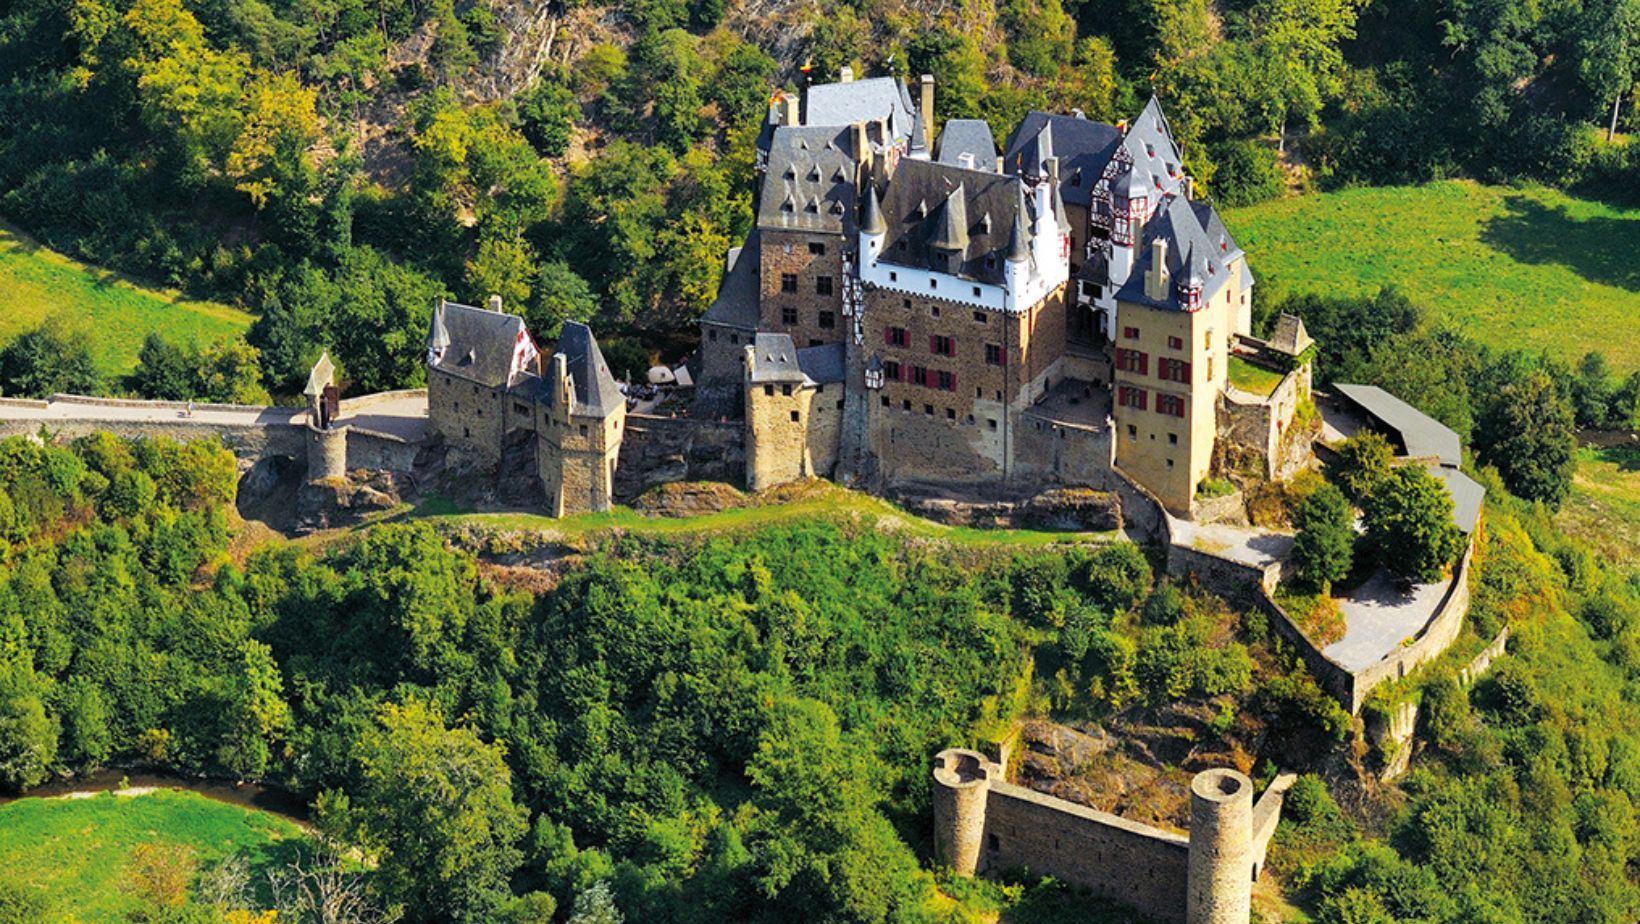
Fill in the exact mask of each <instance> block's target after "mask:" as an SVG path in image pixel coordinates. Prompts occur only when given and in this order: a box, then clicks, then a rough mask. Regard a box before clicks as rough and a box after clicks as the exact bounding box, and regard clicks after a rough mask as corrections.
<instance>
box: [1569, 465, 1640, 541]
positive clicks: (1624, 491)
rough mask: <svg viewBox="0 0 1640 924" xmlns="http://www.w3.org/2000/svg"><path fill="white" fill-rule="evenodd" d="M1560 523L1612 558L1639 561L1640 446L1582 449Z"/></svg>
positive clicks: (1572, 533) (1571, 532) (1574, 534)
mask: <svg viewBox="0 0 1640 924" xmlns="http://www.w3.org/2000/svg"><path fill="white" fill-rule="evenodd" d="M1556 521H1557V523H1558V524H1559V526H1560V528H1561V529H1563V530H1565V531H1566V532H1568V533H1570V534H1571V535H1573V536H1576V537H1577V538H1579V539H1582V540H1583V541H1584V542H1587V543H1589V544H1590V545H1592V546H1593V547H1594V548H1595V550H1596V551H1598V552H1599V553H1600V554H1602V555H1604V556H1606V557H1607V558H1609V559H1611V560H1613V561H1629V562H1635V561H1640V446H1619V447H1614V448H1611V449H1590V448H1583V449H1579V450H1578V451H1577V474H1576V475H1575V476H1574V477H1573V479H1572V496H1571V497H1568V498H1567V499H1566V503H1565V504H1563V505H1561V508H1560V513H1559V514H1558V515H1557V517H1556Z"/></svg>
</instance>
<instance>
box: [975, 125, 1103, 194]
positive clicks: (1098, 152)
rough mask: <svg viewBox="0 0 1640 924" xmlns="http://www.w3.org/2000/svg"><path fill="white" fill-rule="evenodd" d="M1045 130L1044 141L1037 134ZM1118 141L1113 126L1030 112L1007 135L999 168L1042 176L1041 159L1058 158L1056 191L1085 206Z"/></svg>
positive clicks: (1022, 174)
mask: <svg viewBox="0 0 1640 924" xmlns="http://www.w3.org/2000/svg"><path fill="white" fill-rule="evenodd" d="M1045 133H1046V134H1050V135H1051V139H1050V140H1048V141H1046V142H1045V143H1044V141H1043V140H1042V139H1041V138H1040V137H1039V136H1041V135H1043V134H1045ZM1121 143H1122V133H1121V132H1119V131H1117V130H1116V127H1115V126H1113V125H1106V124H1105V123H1103V122H1095V121H1093V120H1091V119H1084V118H1081V117H1079V116H1068V115H1055V114H1053V113H1048V112H1030V113H1027V114H1026V115H1025V119H1024V121H1022V122H1020V123H1019V128H1017V129H1015V130H1014V133H1013V134H1012V135H1010V136H1008V146H1007V149H1006V152H1005V153H1004V154H1003V159H1002V162H1003V168H1002V169H1003V170H1004V171H1005V172H1007V173H1012V174H1015V175H1018V176H1026V177H1031V178H1033V179H1034V178H1037V177H1040V176H1041V175H1042V170H1043V168H1042V160H1043V158H1045V157H1047V156H1048V155H1049V154H1050V153H1051V154H1052V156H1055V157H1058V158H1059V194H1060V195H1061V196H1063V197H1064V199H1065V202H1067V203H1069V204H1070V205H1077V206H1082V207H1086V206H1087V205H1088V202H1089V199H1090V198H1091V197H1092V195H1093V187H1094V185H1095V184H1096V183H1098V182H1099V178H1100V176H1102V175H1103V174H1104V172H1105V165H1106V164H1108V163H1110V158H1111V155H1113V154H1115V153H1116V149H1117V147H1118V146H1120V145H1121ZM1045 147H1046V148H1048V151H1046V152H1044V150H1043V149H1044V148H1045Z"/></svg>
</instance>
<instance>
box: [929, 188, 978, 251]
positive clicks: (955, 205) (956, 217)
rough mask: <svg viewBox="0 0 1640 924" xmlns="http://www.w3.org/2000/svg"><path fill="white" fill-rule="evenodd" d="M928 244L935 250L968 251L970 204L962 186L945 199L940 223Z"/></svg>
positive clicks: (935, 226)
mask: <svg viewBox="0 0 1640 924" xmlns="http://www.w3.org/2000/svg"><path fill="white" fill-rule="evenodd" d="M928 244H929V246H930V247H933V248H934V249H935V250H948V251H956V252H958V253H966V252H967V251H968V204H967V198H966V196H964V195H963V188H962V184H960V183H959V184H958V185H957V188H956V189H953V190H951V195H949V196H947V197H946V198H945V208H943V209H940V217H939V221H938V223H937V224H935V225H934V234H933V236H932V237H930V238H929V241H928Z"/></svg>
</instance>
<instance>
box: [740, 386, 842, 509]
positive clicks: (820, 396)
mask: <svg viewBox="0 0 1640 924" xmlns="http://www.w3.org/2000/svg"><path fill="white" fill-rule="evenodd" d="M749 389H750V390H749V391H748V392H747V395H746V429H747V438H746V441H747V446H746V487H747V488H748V489H749V490H752V491H761V490H763V489H765V488H770V487H773V486H775V485H778V484H785V483H786V482H788V481H798V480H801V479H804V478H829V477H831V475H832V470H833V469H834V468H835V467H836V465H837V452H838V443H839V440H840V439H841V438H842V419H843V403H844V402H843V385H842V383H840V382H838V383H833V384H830V385H809V386H805V385H798V384H795V383H790V384H771V385H753V386H749Z"/></svg>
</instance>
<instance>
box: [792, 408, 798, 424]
mask: <svg viewBox="0 0 1640 924" xmlns="http://www.w3.org/2000/svg"><path fill="white" fill-rule="evenodd" d="M792 423H797V412H796V411H792Z"/></svg>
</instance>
